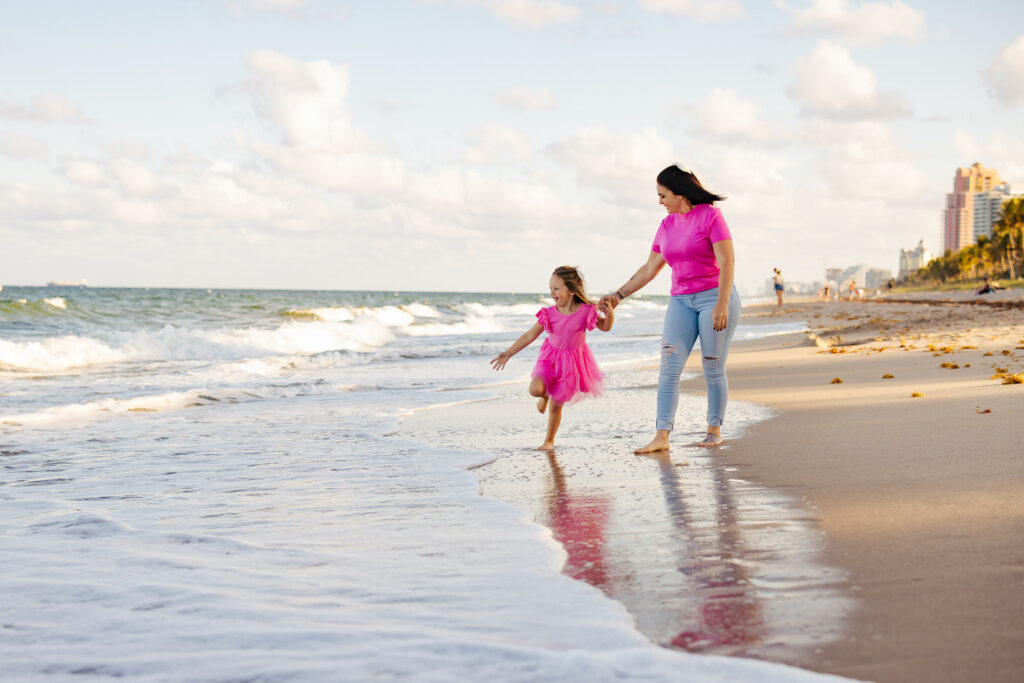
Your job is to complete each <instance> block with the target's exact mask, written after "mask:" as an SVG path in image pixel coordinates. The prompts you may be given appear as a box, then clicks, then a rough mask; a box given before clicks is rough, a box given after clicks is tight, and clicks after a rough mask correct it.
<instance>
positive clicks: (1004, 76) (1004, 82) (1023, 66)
mask: <svg viewBox="0 0 1024 683" xmlns="http://www.w3.org/2000/svg"><path fill="white" fill-rule="evenodd" d="M982 75H983V77H984V79H985V82H986V83H988V87H989V91H990V92H991V93H992V96H993V97H995V98H996V100H997V101H998V102H999V103H1000V104H1003V105H1005V106H1008V107H1012V106H1014V105H1017V104H1021V103H1024V36H1020V37H1019V38H1017V40H1015V41H1013V42H1012V43H1010V44H1009V45H1007V46H1006V47H1004V48H1003V49H1002V50H1000V51H999V54H997V55H996V56H995V59H993V60H992V63H991V64H989V65H988V68H987V69H985V71H984V73H983V74H982Z"/></svg>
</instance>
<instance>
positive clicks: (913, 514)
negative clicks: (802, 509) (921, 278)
mask: <svg viewBox="0 0 1024 683" xmlns="http://www.w3.org/2000/svg"><path fill="white" fill-rule="evenodd" d="M1000 294H1002V297H1001V299H997V300H996V301H1002V302H1005V307H1004V305H1002V304H997V305H992V304H990V303H988V302H986V303H984V304H978V303H975V301H976V297H971V296H970V295H965V294H961V295H959V299H960V300H961V301H962V303H956V304H953V303H948V300H949V299H954V300H956V299H957V297H956V296H953V297H951V296H949V295H946V294H938V293H936V294H931V295H929V294H928V293H924V294H921V295H917V296H916V298H917V299H918V300H921V299H928V300H933V301H934V300H943V299H944V300H947V302H945V303H942V304H925V303H920V302H915V303H889V302H885V303H875V302H840V303H832V304H821V303H797V304H791V305H787V306H785V307H784V308H783V313H782V314H781V315H780V314H778V313H777V312H776V311H774V310H773V309H772V307H759V308H754V309H751V310H748V311H747V312H746V315H747V319H748V321H749V320H751V319H752V318H756V317H762V318H763V319H771V320H780V319H786V318H788V317H794V318H802V319H809V320H811V321H812V325H813V326H814V329H815V332H816V333H817V336H818V337H819V343H818V344H814V345H810V344H808V343H806V340H804V339H801V338H800V337H799V336H792V337H789V338H774V339H767V340H763V341H762V342H759V343H757V344H755V345H747V346H746V347H743V346H740V347H738V348H737V349H735V351H734V353H733V355H732V356H731V357H730V359H729V376H730V384H731V387H732V397H733V398H735V399H739V400H749V401H758V402H763V403H766V404H768V405H771V406H773V407H775V408H777V409H779V411H780V415H779V416H778V417H777V418H776V419H774V420H771V421H768V422H765V423H761V424H759V425H757V426H755V427H754V428H753V429H751V430H750V432H749V433H748V434H747V435H746V438H744V439H740V440H736V441H733V442H732V443H731V444H730V447H729V448H728V449H723V452H722V459H723V461H725V462H727V463H729V464H731V465H733V466H735V467H737V468H738V469H739V471H741V472H742V473H743V475H744V476H746V477H749V478H751V479H752V480H753V481H756V482H758V483H761V484H764V485H766V486H768V487H771V488H774V489H778V490H782V491H787V492H789V493H790V494H792V495H794V496H795V497H798V498H801V499H805V500H807V501H808V503H810V504H812V505H813V506H814V508H815V509H816V510H817V514H818V519H819V528H820V529H821V530H822V531H823V532H824V533H825V534H826V536H827V538H828V541H829V544H828V549H827V551H826V558H827V561H829V562H831V563H833V564H835V565H837V566H840V567H843V568H844V569H846V570H848V571H849V576H850V581H851V590H853V591H855V592H856V595H857V597H858V598H859V605H858V609H857V610H856V611H855V613H854V615H853V618H852V620H851V624H850V626H851V632H850V635H849V637H847V638H845V639H844V640H841V641H839V642H836V643H832V644H830V645H828V646H826V647H825V648H824V649H823V652H822V653H821V654H820V656H815V657H812V658H809V659H808V660H807V661H806V662H804V663H802V665H803V666H806V667H807V668H811V669H815V670H819V671H827V672H830V673H838V674H841V675H846V676H851V677H856V678H863V679H871V680H877V681H1007V682H1009V681H1021V680H1024V597H1022V590H1021V589H1022V588H1024V385H1022V384H1002V381H1001V380H1000V379H999V378H996V379H993V376H994V375H997V374H1003V373H1005V374H1007V375H1010V374H1015V373H1022V372H1024V310H1022V308H1020V307H1019V305H1020V302H1021V297H1020V293H1019V292H1018V293H1017V295H1016V296H1012V295H1013V292H1009V293H1007V292H1002V293H1000ZM989 301H991V300H989ZM901 342H902V344H901ZM820 344H825V345H827V348H819V345H820ZM970 347H976V348H970ZM887 374H888V375H893V377H891V378H885V379H883V375H887ZM837 377H838V378H840V379H842V383H837V384H833V383H832V380H833V379H835V378H837ZM914 392H918V393H920V394H923V396H919V397H912V394H913V393H914Z"/></svg>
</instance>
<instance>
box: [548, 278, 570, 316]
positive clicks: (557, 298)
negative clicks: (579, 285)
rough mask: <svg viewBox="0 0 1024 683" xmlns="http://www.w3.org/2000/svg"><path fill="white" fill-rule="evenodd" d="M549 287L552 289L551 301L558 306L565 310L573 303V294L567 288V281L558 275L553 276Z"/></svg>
mask: <svg viewBox="0 0 1024 683" xmlns="http://www.w3.org/2000/svg"><path fill="white" fill-rule="evenodd" d="M548 287H549V288H550V289H551V299H552V300H553V301H554V302H555V305H556V306H559V307H563V308H564V307H565V306H567V305H568V304H569V302H571V301H572V292H570V291H569V288H568V287H566V286H565V280H563V279H562V278H560V277H558V276H557V275H552V276H551V280H550V281H549V282H548Z"/></svg>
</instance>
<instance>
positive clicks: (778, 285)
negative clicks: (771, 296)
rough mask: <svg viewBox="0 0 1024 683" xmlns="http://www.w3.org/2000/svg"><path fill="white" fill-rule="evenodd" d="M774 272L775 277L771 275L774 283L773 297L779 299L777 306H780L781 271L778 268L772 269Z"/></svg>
mask: <svg viewBox="0 0 1024 683" xmlns="http://www.w3.org/2000/svg"><path fill="white" fill-rule="evenodd" d="M772 270H773V271H775V275H772V280H774V281H775V296H776V297H778V299H779V306H782V289H783V286H782V271H781V270H779V269H778V268H772Z"/></svg>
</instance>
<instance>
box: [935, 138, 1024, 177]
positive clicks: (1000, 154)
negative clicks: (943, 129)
mask: <svg viewBox="0 0 1024 683" xmlns="http://www.w3.org/2000/svg"><path fill="white" fill-rule="evenodd" d="M952 149H953V152H954V153H955V154H957V155H958V156H959V157H960V158H961V159H962V160H963V163H962V164H961V165H962V166H969V165H970V164H973V163H974V162H976V161H977V162H981V164H982V165H984V166H988V167H989V168H994V169H996V170H997V171H999V177H1000V178H1002V179H1003V180H1005V181H1008V182H1011V183H1013V184H1014V191H1015V192H1021V191H1024V138H1015V137H1012V136H1010V135H1007V134H1006V133H1000V132H997V133H993V134H992V137H990V138H989V139H988V141H987V142H985V141H979V140H976V139H975V138H974V136H973V135H971V134H970V133H968V132H966V131H964V130H957V131H956V133H954V135H953V142H952ZM1018 188H1019V189H1018Z"/></svg>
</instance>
